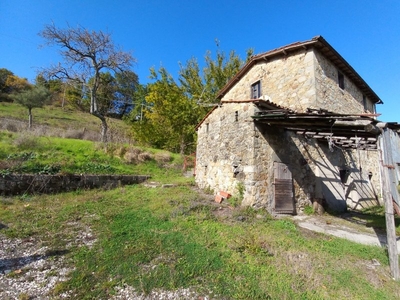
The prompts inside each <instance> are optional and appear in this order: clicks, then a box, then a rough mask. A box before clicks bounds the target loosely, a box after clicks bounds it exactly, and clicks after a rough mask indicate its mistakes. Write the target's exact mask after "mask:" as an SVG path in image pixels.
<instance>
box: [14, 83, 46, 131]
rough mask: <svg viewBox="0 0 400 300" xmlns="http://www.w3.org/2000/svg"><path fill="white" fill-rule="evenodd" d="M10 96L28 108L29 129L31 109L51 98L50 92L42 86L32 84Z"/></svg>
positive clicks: (30, 125)
mask: <svg viewBox="0 0 400 300" xmlns="http://www.w3.org/2000/svg"><path fill="white" fill-rule="evenodd" d="M11 98H12V99H13V100H14V101H15V102H17V103H19V104H21V105H22V106H25V107H26V108H27V109H28V116H29V122H28V127H29V129H31V128H32V109H33V108H36V107H43V106H44V105H45V104H47V103H48V102H49V100H50V99H51V93H50V91H49V90H48V89H46V88H45V87H43V86H34V87H30V88H27V89H25V90H23V91H22V92H19V93H15V94H12V95H11Z"/></svg>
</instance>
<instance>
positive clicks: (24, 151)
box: [0, 131, 187, 183]
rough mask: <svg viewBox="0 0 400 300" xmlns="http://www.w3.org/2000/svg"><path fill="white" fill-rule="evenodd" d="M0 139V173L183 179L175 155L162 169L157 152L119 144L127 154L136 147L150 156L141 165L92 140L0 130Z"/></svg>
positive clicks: (177, 156)
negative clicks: (133, 175) (36, 135)
mask: <svg viewBox="0 0 400 300" xmlns="http://www.w3.org/2000/svg"><path fill="white" fill-rule="evenodd" d="M0 137H1V140H0V174H9V173H32V174H55V173H59V174H82V173H84V174H142V175H151V176H152V178H153V180H158V181H160V182H164V183H165V182H166V183H167V182H168V180H169V178H171V177H172V178H174V177H179V178H181V179H183V178H182V177H180V174H181V165H182V158H181V157H180V156H179V155H177V154H173V153H168V157H170V161H168V163H167V165H168V166H169V167H167V168H159V165H160V162H158V161H157V155H156V153H157V152H159V151H156V150H149V149H147V150H146V149H140V148H138V147H133V146H129V145H120V146H119V147H125V148H126V149H127V150H126V151H129V149H131V148H134V149H135V151H136V153H148V157H147V158H146V159H145V160H144V161H143V162H142V163H137V162H136V163H132V164H127V163H126V162H125V161H124V159H123V158H121V157H120V156H118V155H117V154H116V153H114V152H112V150H113V149H112V150H111V151H110V149H108V148H107V147H108V146H107V145H103V144H98V143H94V142H91V141H85V140H77V139H62V138H51V137H32V136H29V135H26V133H8V132H1V131H0ZM184 181H185V180H184ZM186 181H187V180H186Z"/></svg>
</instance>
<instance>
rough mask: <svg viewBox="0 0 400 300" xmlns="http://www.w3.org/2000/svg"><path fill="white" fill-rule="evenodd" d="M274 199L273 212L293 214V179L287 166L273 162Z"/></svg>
mask: <svg viewBox="0 0 400 300" xmlns="http://www.w3.org/2000/svg"><path fill="white" fill-rule="evenodd" d="M274 199H275V212H277V213H289V214H293V213H294V211H295V206H294V198H293V179H292V173H291V172H290V170H289V168H288V166H287V165H285V164H283V163H279V162H274Z"/></svg>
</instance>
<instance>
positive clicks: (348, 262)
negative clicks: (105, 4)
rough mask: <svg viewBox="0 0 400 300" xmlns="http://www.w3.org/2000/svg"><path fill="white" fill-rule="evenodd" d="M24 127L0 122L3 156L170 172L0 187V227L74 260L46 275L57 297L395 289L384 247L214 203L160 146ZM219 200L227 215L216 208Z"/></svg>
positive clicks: (256, 295) (352, 293)
mask: <svg viewBox="0 0 400 300" xmlns="http://www.w3.org/2000/svg"><path fill="white" fill-rule="evenodd" d="M22 135H23V134H22V133H21V134H17V133H9V132H1V131H0V138H1V139H0V163H1V165H2V166H12V167H13V168H16V167H18V168H20V170H25V171H27V172H28V171H29V172H38V171H40V170H42V171H43V170H44V169H45V168H46V166H47V167H51V166H59V167H60V169H59V170H58V172H61V173H62V172H65V173H69V172H71V173H81V172H85V173H97V174H102V173H110V172H111V173H114V174H149V175H151V176H152V180H154V181H159V182H162V183H172V184H174V187H171V188H150V187H145V186H144V185H132V186H125V187H120V188H116V189H113V190H107V191H105V190H90V191H75V192H70V193H61V194H57V195H23V196H18V197H8V198H5V197H1V198H0V222H1V223H2V224H4V225H6V226H5V227H4V228H3V229H1V233H2V234H5V235H6V236H8V237H9V238H28V237H35V240H39V241H41V243H42V245H43V246H47V247H48V251H50V252H51V253H63V254H64V255H65V257H66V258H67V261H68V263H69V264H70V266H71V267H73V268H74V269H73V271H72V272H71V273H70V275H69V279H68V280H67V281H66V282H60V283H58V284H57V285H56V287H55V289H54V291H53V296H54V297H55V298H57V297H58V296H59V295H60V294H61V293H63V292H66V291H71V293H70V295H74V296H73V297H72V298H73V299H108V298H110V297H112V295H113V294H115V287H117V286H123V285H124V284H127V285H130V286H132V287H134V288H135V290H136V291H138V292H139V293H143V294H148V293H150V292H151V291H152V290H154V289H163V290H175V289H178V288H191V289H194V290H197V291H198V293H199V294H200V295H203V296H209V297H210V298H212V299H398V298H399V297H400V292H399V291H400V283H398V282H395V281H393V280H391V278H390V271H389V266H388V258H387V254H386V252H385V249H383V248H379V247H373V246H364V245H360V244H356V243H353V242H351V241H348V240H343V239H339V238H335V237H331V236H326V235H323V234H320V233H313V232H310V231H306V230H303V229H299V228H298V227H297V226H296V224H295V223H293V221H292V220H291V219H289V218H288V219H274V218H272V217H271V216H269V215H268V214H267V213H266V212H265V211H261V210H259V211H256V210H253V209H252V208H235V210H234V211H231V208H228V207H225V206H224V205H226V204H224V203H222V204H218V205H216V204H215V203H214V202H213V201H212V200H210V199H206V198H203V197H205V196H202V195H200V194H198V192H196V191H195V190H193V189H192V186H191V185H192V184H193V178H186V177H183V176H182V174H181V167H180V166H181V165H182V159H181V158H180V157H179V156H178V155H174V154H169V153H162V154H164V156H165V157H166V158H164V160H163V161H162V162H161V161H158V160H157V159H156V155H157V154H160V152H159V151H157V150H153V149H141V150H140V151H141V153H148V154H149V155H148V157H149V159H145V160H143V161H142V162H138V161H135V163H133V164H127V163H125V162H124V160H123V159H122V158H121V157H120V156H118V155H116V154H115V151H114V150H115V149H116V148H118V147H119V146H120V145H119V146H118V147H116V146H112V145H111V146H110V145H107V147H104V145H102V146H99V145H98V144H95V143H92V142H88V141H82V140H73V139H59V138H48V137H42V138H34V139H29V138H27V137H26V136H22ZM129 147H130V146H129ZM114 148H115V149H114ZM4 170H10V169H3V172H4ZM220 207H222V208H225V209H226V211H227V212H229V213H228V214H227V216H223V217H221V216H220V215H219V214H218V213H219V212H220ZM380 214H381V212H380V211H372V210H371V211H369V212H368V215H367V217H368V218H369V216H370V220H371V221H368V222H374V223H368V224H371V226H372V224H373V225H374V226H378V224H377V221H376V220H380V218H381V217H382V216H381V215H380ZM239 220H240V221H239ZM85 228H90V229H91V231H92V233H93V235H94V237H95V239H96V242H95V243H94V244H93V246H91V247H90V246H87V245H83V246H82V245H78V244H76V242H75V240H76V237H77V236H79V234H80V232H82V231H83V230H84V229H85ZM66 250H67V251H66ZM372 261H377V262H379V264H380V265H379V266H376V265H372V264H371V263H372ZM10 276H11V275H10Z"/></svg>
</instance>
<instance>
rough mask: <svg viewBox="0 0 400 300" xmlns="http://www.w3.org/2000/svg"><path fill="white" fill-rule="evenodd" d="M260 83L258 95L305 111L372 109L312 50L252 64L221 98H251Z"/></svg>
mask: <svg viewBox="0 0 400 300" xmlns="http://www.w3.org/2000/svg"><path fill="white" fill-rule="evenodd" d="M257 81H260V82H261V95H263V96H268V98H269V99H270V100H271V101H272V102H274V103H275V104H278V105H281V106H283V107H288V108H291V109H293V110H295V111H297V112H304V111H306V109H307V108H309V107H310V108H314V109H326V110H329V111H332V112H336V113H343V114H361V113H364V112H370V113H373V112H375V106H374V104H373V103H372V102H371V100H370V99H369V98H367V97H365V101H366V105H365V106H366V108H365V107H364V102H363V101H364V97H363V94H362V92H361V91H360V89H359V88H358V87H357V86H356V85H355V84H354V83H353V82H352V81H351V80H350V79H349V78H347V77H346V76H344V84H345V88H344V89H341V88H340V87H339V85H338V69H337V68H336V67H335V66H334V64H333V63H332V62H331V61H329V60H328V59H326V58H325V57H324V56H323V55H322V54H320V53H319V52H318V51H317V50H315V49H308V50H299V51H297V52H295V53H293V54H290V55H287V56H283V55H282V56H278V57H275V58H273V59H271V60H269V61H265V62H259V63H257V64H256V65H254V66H253V67H252V68H251V69H250V70H249V71H248V72H247V73H246V74H245V75H244V76H243V77H242V78H240V80H239V82H238V83H237V84H235V85H234V86H233V87H232V88H231V89H230V90H229V91H228V92H227V93H226V94H225V95H224V96H223V98H222V100H245V99H250V98H251V88H250V87H251V85H252V84H254V83H255V82H257Z"/></svg>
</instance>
